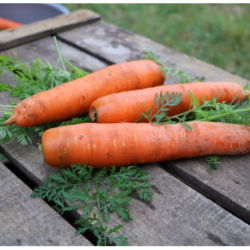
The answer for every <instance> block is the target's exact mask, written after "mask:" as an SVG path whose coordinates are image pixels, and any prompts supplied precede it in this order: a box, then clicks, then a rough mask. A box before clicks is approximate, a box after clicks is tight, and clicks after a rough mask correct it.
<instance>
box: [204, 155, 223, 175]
mask: <svg viewBox="0 0 250 250" xmlns="http://www.w3.org/2000/svg"><path fill="white" fill-rule="evenodd" d="M204 159H205V161H206V162H207V172H208V173H209V174H211V171H212V169H218V165H219V164H220V163H221V162H219V161H218V156H213V155H209V156H205V157H204Z"/></svg>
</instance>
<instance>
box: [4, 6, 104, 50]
mask: <svg viewBox="0 0 250 250" xmlns="http://www.w3.org/2000/svg"><path fill="white" fill-rule="evenodd" d="M98 19H100V16H99V15H98V14H97V13H94V12H92V11H90V10H79V11H75V12H72V13H69V14H62V15H59V16H56V17H52V18H48V19H45V20H42V21H38V22H34V23H31V24H25V25H23V26H21V27H18V28H16V29H10V30H5V31H1V33H0V51H2V50H5V49H8V48H11V47H14V46H17V45H20V44H23V43H27V42H31V41H34V40H37V39H39V38H43V37H46V36H48V35H53V34H56V33H57V32H60V31H64V30H68V29H70V28H72V27H76V26H79V25H84V24H87V23H89V22H93V21H95V20H98Z"/></svg>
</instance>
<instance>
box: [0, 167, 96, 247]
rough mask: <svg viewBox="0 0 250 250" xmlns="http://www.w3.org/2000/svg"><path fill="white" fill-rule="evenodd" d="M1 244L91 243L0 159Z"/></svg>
mask: <svg viewBox="0 0 250 250" xmlns="http://www.w3.org/2000/svg"><path fill="white" fill-rule="evenodd" d="M0 170H1V175H0V188H1V195H0V234H1V237H0V245H1V246H75V245H81V246H93V245H92V244H91V243H90V242H89V241H88V240H87V239H85V238H84V237H83V236H82V235H74V232H75V229H74V228H73V227H72V226H71V225H70V224H68V222H66V221H65V220H64V219H63V218H62V217H61V216H60V215H59V214H58V213H57V212H55V211H54V210H53V209H52V208H51V207H50V206H49V205H47V203H46V202H44V201H43V200H41V199H38V198H30V194H31V189H30V188H29V187H28V186H26V185H25V184H24V183H23V182H21V181H20V180H19V179H18V178H17V177H16V176H15V175H14V174H13V173H11V172H10V171H9V170H8V169H7V168H6V167H5V166H4V165H3V164H2V163H0Z"/></svg>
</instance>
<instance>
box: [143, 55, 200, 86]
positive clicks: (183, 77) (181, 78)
mask: <svg viewBox="0 0 250 250" xmlns="http://www.w3.org/2000/svg"><path fill="white" fill-rule="evenodd" d="M143 54H144V59H149V60H153V61H155V62H157V63H158V64H159V65H160V66H161V71H162V74H163V75H164V76H166V75H172V76H175V77H177V81H178V83H187V82H193V81H196V82H197V81H198V82H200V81H201V80H200V79H196V78H193V77H190V76H188V75H187V74H186V73H184V72H183V71H181V70H179V69H176V68H171V67H167V66H166V65H164V64H163V63H162V62H161V61H160V60H159V58H158V57H157V56H156V55H155V54H154V53H153V52H146V51H144V52H143Z"/></svg>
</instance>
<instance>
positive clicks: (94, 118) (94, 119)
mask: <svg viewBox="0 0 250 250" xmlns="http://www.w3.org/2000/svg"><path fill="white" fill-rule="evenodd" d="M89 119H90V120H91V122H97V112H96V109H95V108H94V107H92V108H91V110H90V112H89Z"/></svg>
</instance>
